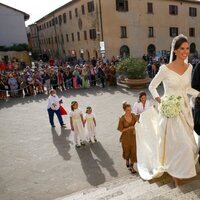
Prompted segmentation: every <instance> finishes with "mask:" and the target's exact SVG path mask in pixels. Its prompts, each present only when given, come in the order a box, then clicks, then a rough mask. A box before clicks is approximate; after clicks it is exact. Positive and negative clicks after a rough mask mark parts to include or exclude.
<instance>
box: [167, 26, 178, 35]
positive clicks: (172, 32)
mask: <svg viewBox="0 0 200 200" xmlns="http://www.w3.org/2000/svg"><path fill="white" fill-rule="evenodd" d="M169 35H170V37H176V36H177V35H178V27H170V29H169Z"/></svg>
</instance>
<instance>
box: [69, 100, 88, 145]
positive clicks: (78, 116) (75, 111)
mask: <svg viewBox="0 0 200 200" xmlns="http://www.w3.org/2000/svg"><path fill="white" fill-rule="evenodd" d="M69 116H70V125H71V130H72V131H73V132H74V139H75V143H76V148H80V147H81V145H82V146H84V145H85V143H84V120H83V114H82V111H81V110H80V109H79V108H78V102H77V101H72V103H71V112H70V113H69Z"/></svg>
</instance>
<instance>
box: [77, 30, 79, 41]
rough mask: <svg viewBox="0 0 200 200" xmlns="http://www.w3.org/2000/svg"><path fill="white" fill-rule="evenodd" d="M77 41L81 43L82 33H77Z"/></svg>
mask: <svg viewBox="0 0 200 200" xmlns="http://www.w3.org/2000/svg"><path fill="white" fill-rule="evenodd" d="M77 39H78V41H80V33H79V32H77Z"/></svg>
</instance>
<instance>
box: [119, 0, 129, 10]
mask: <svg viewBox="0 0 200 200" xmlns="http://www.w3.org/2000/svg"><path fill="white" fill-rule="evenodd" d="M116 10H117V11H122V12H127V11H128V0H116Z"/></svg>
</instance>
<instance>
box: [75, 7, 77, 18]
mask: <svg viewBox="0 0 200 200" xmlns="http://www.w3.org/2000/svg"><path fill="white" fill-rule="evenodd" d="M75 17H78V8H75Z"/></svg>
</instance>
